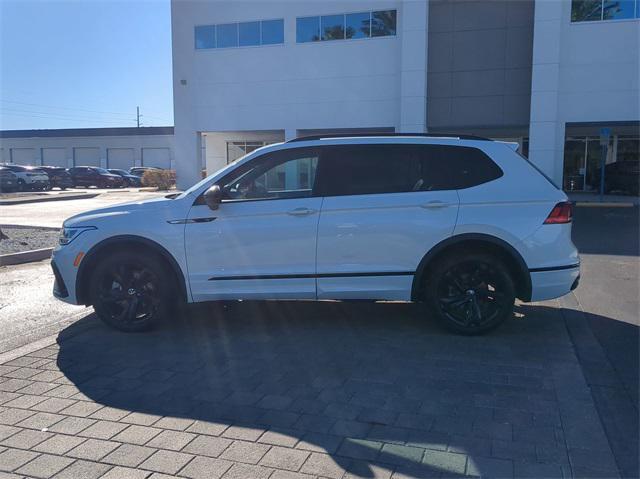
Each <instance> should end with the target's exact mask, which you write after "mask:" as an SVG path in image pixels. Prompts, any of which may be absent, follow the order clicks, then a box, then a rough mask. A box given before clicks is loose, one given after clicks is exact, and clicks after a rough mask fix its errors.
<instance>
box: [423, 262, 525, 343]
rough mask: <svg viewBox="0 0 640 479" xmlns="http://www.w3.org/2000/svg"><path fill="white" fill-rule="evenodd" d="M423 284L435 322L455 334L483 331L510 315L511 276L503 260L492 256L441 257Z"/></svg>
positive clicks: (512, 293) (480, 332) (512, 300)
mask: <svg viewBox="0 0 640 479" xmlns="http://www.w3.org/2000/svg"><path fill="white" fill-rule="evenodd" d="M424 287H425V288H426V290H425V295H424V296H425V299H426V302H427V304H428V306H429V308H430V309H431V311H432V312H433V313H434V314H435V316H436V318H437V319H438V321H439V322H440V323H442V324H443V325H444V326H445V327H447V328H448V329H450V330H453V331H455V332H457V333H461V334H468V335H472V334H482V333H485V332H487V331H490V330H492V329H494V328H496V327H497V326H499V325H500V324H501V323H502V322H503V321H505V320H506V319H507V318H509V317H510V316H511V315H512V314H513V307H514V303H515V286H514V284H513V279H512V277H511V274H510V272H509V270H508V268H507V267H506V266H505V265H504V263H503V262H502V261H501V260H500V259H499V258H496V257H494V256H491V255H487V254H474V253H469V254H461V255H459V256H453V255H452V256H449V257H447V258H444V259H443V260H440V261H438V262H437V263H436V264H435V265H434V267H433V268H432V270H431V271H430V272H429V274H428V275H427V277H426V281H425V283H424Z"/></svg>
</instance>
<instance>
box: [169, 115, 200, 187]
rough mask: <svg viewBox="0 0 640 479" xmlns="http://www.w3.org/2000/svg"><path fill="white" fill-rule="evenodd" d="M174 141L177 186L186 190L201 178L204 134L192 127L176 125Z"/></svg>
mask: <svg viewBox="0 0 640 479" xmlns="http://www.w3.org/2000/svg"><path fill="white" fill-rule="evenodd" d="M174 142H175V143H174V151H175V152H174V157H175V165H176V177H177V187H178V188H179V189H181V190H185V189H187V188H190V187H191V186H193V185H194V184H195V183H197V182H198V181H200V180H201V176H202V175H201V172H200V148H201V147H202V135H201V134H200V132H198V131H193V130H191V129H190V128H180V127H178V126H176V127H175V128H174Z"/></svg>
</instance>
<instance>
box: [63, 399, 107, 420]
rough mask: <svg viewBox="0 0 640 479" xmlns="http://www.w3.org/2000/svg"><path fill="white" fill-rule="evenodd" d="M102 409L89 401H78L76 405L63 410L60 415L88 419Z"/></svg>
mask: <svg viewBox="0 0 640 479" xmlns="http://www.w3.org/2000/svg"><path fill="white" fill-rule="evenodd" d="M100 408H102V406H101V405H99V404H95V403H91V402H88V401H76V402H75V404H72V405H71V406H69V407H67V408H65V409H62V410H61V411H60V414H65V415H67V416H80V417H87V416H90V415H91V414H93V413H94V412H96V411H98V410H99V409H100Z"/></svg>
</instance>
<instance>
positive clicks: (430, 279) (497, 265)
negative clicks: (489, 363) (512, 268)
mask: <svg viewBox="0 0 640 479" xmlns="http://www.w3.org/2000/svg"><path fill="white" fill-rule="evenodd" d="M467 262H479V263H486V264H489V265H491V267H492V268H493V269H494V270H495V272H496V274H498V275H499V276H500V279H501V281H502V282H503V283H504V285H505V291H502V292H503V293H504V294H506V295H507V296H508V304H509V305H510V306H509V307H507V308H505V311H503V312H502V314H500V315H498V316H497V317H496V318H495V319H494V320H493V321H491V322H489V323H486V324H483V325H482V326H477V327H473V328H471V327H463V326H461V325H459V324H458V323H455V322H454V321H452V320H451V319H449V318H448V317H447V316H446V315H445V314H443V312H442V311H441V309H440V305H439V304H438V298H437V291H438V286H439V284H440V281H441V280H442V278H443V276H444V275H445V273H446V272H447V271H449V270H450V269H451V268H453V267H455V266H457V265H460V264H462V263H467ZM423 288H424V289H423V291H424V298H425V302H426V304H427V306H428V308H429V310H430V311H431V312H432V314H433V315H434V316H435V318H436V319H437V321H438V322H439V323H440V324H441V325H442V326H444V327H446V328H447V329H449V330H450V331H454V332H456V333H458V334H464V335H478V334H483V333H486V332H488V331H491V330H493V329H495V328H497V327H498V326H500V325H501V324H502V323H503V322H504V321H505V320H507V319H508V318H510V317H511V316H512V315H513V307H514V304H515V299H516V293H515V285H514V282H513V278H512V276H511V274H510V273H509V269H508V268H507V267H506V266H505V264H504V263H503V262H502V261H501V260H500V259H499V258H497V257H495V256H493V255H490V254H483V253H463V254H458V255H452V256H447V257H445V258H443V259H442V260H439V261H437V262H436V263H435V264H434V265H433V268H431V269H430V271H429V273H428V274H427V275H426V277H425V281H424V283H423Z"/></svg>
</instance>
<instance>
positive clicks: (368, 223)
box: [52, 135, 580, 334]
mask: <svg viewBox="0 0 640 479" xmlns="http://www.w3.org/2000/svg"><path fill="white" fill-rule="evenodd" d="M514 150H515V148H514V145H512V144H508V143H502V142H497V141H491V140H486V139H482V138H476V137H467V136H455V137H447V136H440V137H433V136H429V135H389V136H364V135H363V136H349V137H337V136H332V137H307V138H300V139H296V140H292V141H288V142H286V143H280V144H275V145H270V146H267V147H264V148H260V149H259V150H256V151H254V152H252V153H250V154H248V155H247V156H245V157H243V158H241V159H239V160H238V161H236V162H234V163H232V164H230V165H228V166H227V167H226V168H223V169H222V170H220V171H218V172H217V173H215V174H213V175H211V176H209V177H208V178H206V179H204V180H202V181H201V182H200V183H198V184H196V185H195V186H193V187H192V188H190V189H189V190H187V191H185V192H183V193H181V194H178V195H170V196H168V197H166V198H160V199H154V200H150V201H144V202H140V203H131V204H124V205H118V206H113V207H110V208H104V209H100V210H95V211H90V212H87V213H83V214H80V215H78V216H74V217H73V218H70V219H68V220H67V221H65V223H64V229H63V233H62V237H61V239H60V246H58V247H57V248H56V250H55V251H54V253H53V261H52V266H53V270H54V273H55V277H56V283H55V286H54V294H55V295H56V296H57V297H59V298H61V299H63V300H64V301H67V302H70V303H73V304H86V305H93V307H94V308H95V311H96V313H97V314H98V316H100V318H102V319H103V320H104V321H105V322H106V323H108V324H110V325H111V326H113V327H116V328H118V329H121V330H124V331H139V330H143V329H147V328H149V327H151V326H152V325H153V324H155V323H156V321H157V320H158V319H160V318H162V317H166V316H167V313H168V312H169V311H170V307H171V304H172V303H175V302H178V301H181V300H182V301H187V302H198V301H209V300H222V299H225V300H228V299H318V300H322V299H332V300H336V299H338V300H350V299H369V300H393V301H398V300H400V301H424V302H426V303H427V305H428V306H429V308H430V311H432V314H433V316H435V318H437V319H438V320H440V321H441V322H442V323H444V324H445V325H446V326H448V327H450V328H452V329H453V330H455V331H458V332H461V333H466V334H475V333H481V332H484V331H487V330H489V329H492V328H494V327H495V326H497V325H498V324H500V323H501V322H502V321H504V320H505V319H507V318H508V317H509V316H510V315H512V311H513V306H514V301H515V299H516V298H520V299H521V300H523V301H539V300H545V299H551V298H556V297H559V296H562V295H565V294H567V293H568V292H569V291H571V290H572V289H574V288H575V287H576V286H577V284H578V279H579V276H580V265H579V257H578V252H577V251H576V248H575V246H574V245H573V243H572V242H571V205H570V203H568V202H567V197H566V196H565V194H564V193H563V192H562V191H560V190H559V189H558V188H556V187H555V186H554V185H553V184H552V183H551V182H550V181H549V180H548V179H547V178H545V177H544V176H543V175H542V174H541V173H540V172H539V171H538V170H537V169H536V168H534V167H533V165H532V164H530V163H529V162H528V161H526V160H525V159H524V158H522V157H521V156H520V155H518V154H517V153H516V152H515V151H514Z"/></svg>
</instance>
